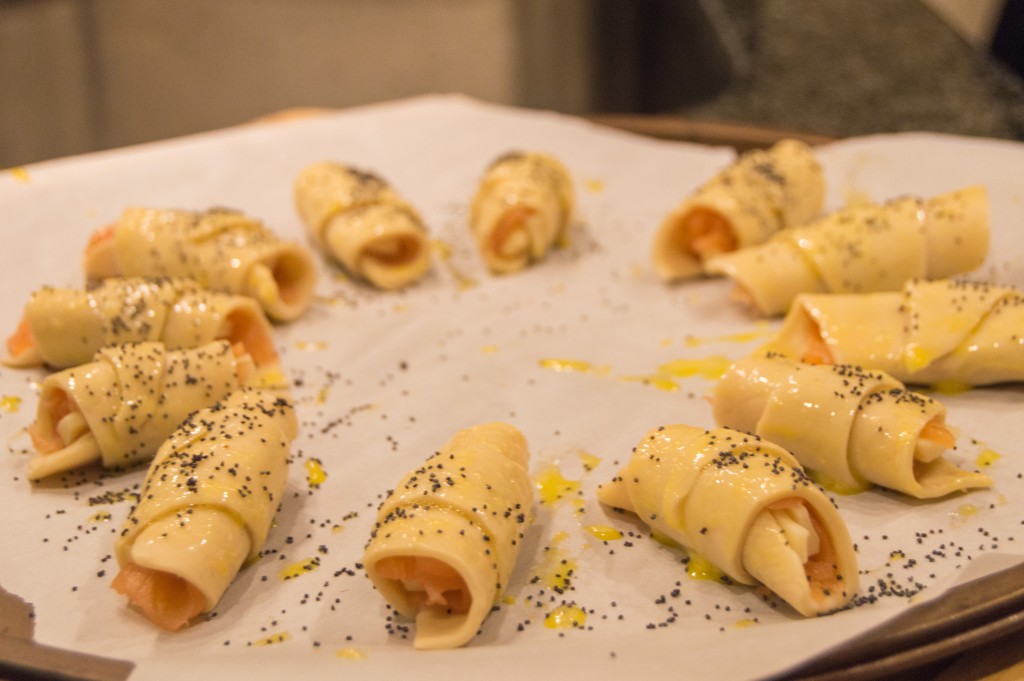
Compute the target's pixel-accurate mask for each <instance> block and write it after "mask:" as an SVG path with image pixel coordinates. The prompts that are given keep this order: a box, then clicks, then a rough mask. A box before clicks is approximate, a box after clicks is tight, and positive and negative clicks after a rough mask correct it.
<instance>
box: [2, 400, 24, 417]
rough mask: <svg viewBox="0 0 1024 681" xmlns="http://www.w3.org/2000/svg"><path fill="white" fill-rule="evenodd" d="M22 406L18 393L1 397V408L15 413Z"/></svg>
mask: <svg viewBox="0 0 1024 681" xmlns="http://www.w3.org/2000/svg"><path fill="white" fill-rule="evenodd" d="M20 408H21V398H20V397H17V396H16V395H4V396H3V397H0V410H3V411H6V412H9V413H11V414H13V413H14V412H16V411H18V409H20Z"/></svg>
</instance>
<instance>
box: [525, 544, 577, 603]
mask: <svg viewBox="0 0 1024 681" xmlns="http://www.w3.org/2000/svg"><path fill="white" fill-rule="evenodd" d="M568 538H569V535H568V534H567V533H566V532H556V533H555V534H554V536H553V537H551V543H550V544H549V545H548V546H547V547H545V549H544V560H543V562H542V563H541V564H540V565H539V566H537V568H536V569H535V570H534V573H533V576H534V578H535V579H536V581H538V582H540V583H541V584H543V585H544V586H545V587H546V588H548V589H551V590H552V591H554V592H556V593H565V592H566V591H568V589H569V586H570V585H571V584H572V578H573V575H575V574H576V569H577V564H576V561H575V559H573V558H569V557H568V554H567V553H566V551H565V549H563V548H561V546H560V545H561V543H562V542H564V541H565V540H566V539H568Z"/></svg>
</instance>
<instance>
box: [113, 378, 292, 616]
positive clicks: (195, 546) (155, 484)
mask: <svg viewBox="0 0 1024 681" xmlns="http://www.w3.org/2000/svg"><path fill="white" fill-rule="evenodd" d="M297 429H298V424H297V422H296V419H295V412H294V410H293V408H292V406H291V404H290V403H289V402H288V401H287V400H285V399H284V398H282V397H277V396H275V395H272V394H270V393H267V392H263V391H260V390H240V391H237V392H234V393H232V394H231V395H229V396H228V397H226V398H225V399H224V400H222V401H220V402H219V403H217V404H215V405H213V406H210V407H206V408H204V409H201V410H199V411H197V412H195V413H194V414H192V415H191V416H189V417H188V418H187V419H186V420H185V421H184V423H182V424H181V427H180V428H178V429H177V430H175V431H174V432H173V433H172V434H171V435H170V437H169V438H168V439H167V440H166V441H165V442H164V443H163V444H161V445H160V448H159V450H158V451H157V453H156V456H155V458H154V459H153V462H152V463H151V464H150V467H149V471H148V472H147V474H146V480H145V482H144V484H143V487H142V492H141V494H140V500H139V503H138V504H137V505H136V506H135V507H134V508H133V509H132V510H131V512H130V513H129V514H128V518H127V519H126V521H125V524H124V527H123V528H122V530H121V534H120V535H119V536H118V538H117V541H116V543H115V544H114V553H115V556H116V558H117V562H118V565H119V566H120V571H119V572H118V574H117V576H116V577H115V578H114V580H113V582H112V583H111V587H112V588H113V589H114V590H116V591H117V592H118V593H120V594H122V595H125V596H127V597H128V599H129V602H130V603H131V604H132V605H134V606H136V607H137V608H139V609H140V610H141V611H142V612H143V614H145V616H146V617H147V618H149V619H150V620H151V621H152V622H153V623H154V624H156V625H157V626H159V627H162V628H163V629H166V630H168V631H176V630H178V629H180V628H181V627H183V626H184V625H185V624H186V623H188V621H189V620H191V619H192V618H194V617H195V616H197V615H199V614H200V613H203V612H208V611H210V610H212V609H213V608H214V606H216V605H217V602H218V601H219V600H220V598H221V596H223V595H224V592H225V590H226V589H227V588H228V586H229V585H230V584H231V581H232V580H233V579H234V578H235V575H236V574H238V571H239V570H240V569H241V567H242V565H243V564H244V563H245V562H246V561H248V560H255V559H256V558H257V557H258V556H259V551H260V549H261V548H262V547H263V542H264V541H265V540H266V538H267V533H268V532H269V531H270V526H271V524H272V522H273V520H274V514H275V513H276V512H277V508H278V505H279V504H280V503H281V500H282V496H283V492H284V488H285V483H286V482H287V477H288V457H289V455H290V449H291V442H292V440H294V439H295V436H296V432H297Z"/></svg>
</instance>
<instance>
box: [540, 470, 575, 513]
mask: <svg viewBox="0 0 1024 681" xmlns="http://www.w3.org/2000/svg"><path fill="white" fill-rule="evenodd" d="M534 486H535V487H536V488H537V492H538V494H539V496H540V502H541V503H542V504H544V505H546V506H554V505H555V504H557V503H558V502H560V501H568V502H569V503H571V504H572V505H573V506H575V507H576V508H577V509H582V508H583V499H582V498H581V497H580V496H579V492H580V481H579V480H569V479H567V478H566V477H565V476H564V475H562V471H561V470H559V469H558V466H556V465H555V464H548V465H547V466H545V467H544V469H543V470H542V471H541V472H540V473H538V474H537V476H536V477H535V478H534Z"/></svg>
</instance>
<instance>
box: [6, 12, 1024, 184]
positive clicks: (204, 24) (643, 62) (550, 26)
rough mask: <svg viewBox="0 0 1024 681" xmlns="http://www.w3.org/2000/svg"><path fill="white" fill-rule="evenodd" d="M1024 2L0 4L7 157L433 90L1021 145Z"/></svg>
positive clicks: (53, 153)
mask: <svg viewBox="0 0 1024 681" xmlns="http://www.w3.org/2000/svg"><path fill="white" fill-rule="evenodd" d="M1022 52H1024V0H825V1H823V0H216V1H215V2H211V1H209V0H175V1H174V2H170V1H168V0H0V168H5V167H12V166H16V165H21V164H25V163H30V162H34V161H39V160H44V159H48V158H54V157H60V156H66V155H71V154H78V153H82V152H88V151H94V150H100V149H107V148H112V147H119V146H124V145H129V144H135V143H140V142H146V141H150V140H156V139H163V138H167V137H174V136H179V135H184V134H189V133H194V132H199V131H205V130H211V129H216V128H220V127H224V126H229V125H235V124H238V123H242V122H246V121H249V120H253V119H256V118H259V117H261V116H264V115H267V114H271V113H274V112H277V111H281V110H285V109H291V108H296V107H350V106H356V105H360V104H367V103H372V102H379V101H384V100H391V99H398V98H403V97H409V96H414V95H419V94H425V93H432V92H461V93H464V94H467V95H470V96H472V97H476V98H479V99H483V100H487V101H491V102H497V103H502V104H510V105H516V106H524V107H531V108H544V109H554V110H557V111H562V112H566V113H571V114H580V115H592V114H602V113H616V114H617V113H626V114H643V115H645V116H658V117H668V118H670V119H671V118H681V119H687V120H702V121H721V122H728V123H734V124H740V125H747V126H752V127H771V128H775V129H781V130H791V131H796V132H803V133H808V134H817V135H825V136H835V137H838V136H847V135H859V134H866V133H872V132H888V131H902V130H933V131H939V132H951V133H958V134H965V135H977V136H987V137H998V138H1005V139H1024V85H1022V83H1024V81H1022V76H1021V73H1022V72H1024V64H1022V62H1024V55H1022Z"/></svg>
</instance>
